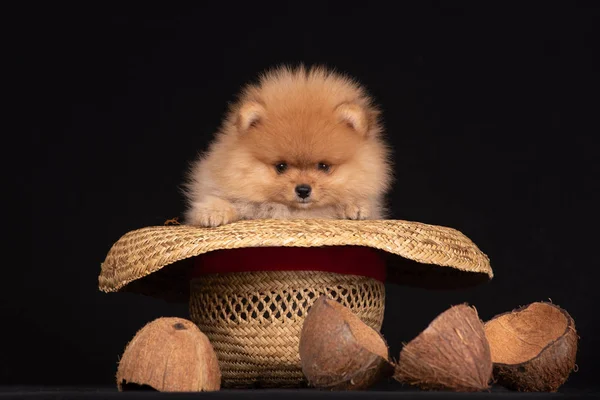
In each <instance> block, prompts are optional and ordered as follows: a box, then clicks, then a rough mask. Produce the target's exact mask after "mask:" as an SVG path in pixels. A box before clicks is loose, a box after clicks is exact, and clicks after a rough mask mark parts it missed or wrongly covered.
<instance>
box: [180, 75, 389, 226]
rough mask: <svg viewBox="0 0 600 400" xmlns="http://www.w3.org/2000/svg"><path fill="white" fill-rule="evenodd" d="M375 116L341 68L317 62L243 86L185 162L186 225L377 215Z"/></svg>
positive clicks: (384, 177)
mask: <svg viewBox="0 0 600 400" xmlns="http://www.w3.org/2000/svg"><path fill="white" fill-rule="evenodd" d="M379 114H380V112H379V110H378V109H377V108H376V106H375V105H374V104H373V101H372V99H371V98H370V97H369V96H368V95H367V93H366V92H365V90H364V88H362V87H361V86H360V85H359V84H358V83H356V82H355V81H354V80H352V79H350V78H348V77H347V76H345V75H342V74H339V73H336V72H333V71H331V70H327V69H325V68H323V67H314V68H310V69H307V68H305V67H303V66H300V67H298V68H290V67H278V68H275V69H272V70H269V71H267V72H266V73H264V74H263V75H261V76H260V79H259V81H258V82H257V83H252V84H248V85H247V86H246V87H244V88H243V90H242V91H241V93H240V94H239V97H238V99H237V101H236V102H235V103H234V104H232V105H231V106H230V107H229V110H228V112H227V114H226V115H225V118H224V120H223V122H222V125H221V127H220V129H219V130H218V132H217V133H216V137H215V139H214V141H213V142H212V143H211V145H210V147H209V149H208V151H207V152H205V153H204V154H201V155H200V156H199V158H198V159H197V160H195V161H194V163H193V164H192V167H191V169H190V171H189V175H188V177H187V181H186V182H185V184H184V186H185V195H186V197H187V200H188V208H187V210H186V212H185V223H186V224H189V225H198V226H205V227H208V226H212V227H214V226H218V225H222V224H227V223H230V222H233V221H237V220H240V219H265V218H275V219H284V218H303V219H304V218H306V219H308V218H330V219H331V218H340V219H341V218H344V219H348V218H349V219H381V218H384V217H385V211H384V210H385V207H384V197H385V195H386V193H387V191H388V189H389V188H390V184H391V179H392V177H391V167H390V151H389V148H388V146H387V145H386V144H385V142H384V140H383V137H382V134H383V129H382V126H381V123H380V121H379ZM299 186H302V188H304V191H302V189H298V187H299ZM308 190H310V192H309V193H308Z"/></svg>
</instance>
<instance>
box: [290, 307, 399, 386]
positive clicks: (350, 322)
mask: <svg viewBox="0 0 600 400" xmlns="http://www.w3.org/2000/svg"><path fill="white" fill-rule="evenodd" d="M299 353H300V360H301V365H302V371H303V373H304V375H305V376H306V378H307V380H308V383H309V385H311V386H313V387H316V388H321V389H330V390H363V389H367V388H368V387H370V386H372V385H373V384H375V383H376V382H377V381H378V380H379V379H382V378H384V377H385V376H386V375H387V376H391V374H392V372H393V368H392V366H391V364H390V363H389V353H388V346H387V343H386V342H385V340H384V339H383V337H382V336H381V335H380V333H379V332H377V331H375V330H374V329H372V328H371V327H369V326H368V325H366V324H365V323H364V322H363V321H361V320H360V318H359V317H358V316H356V315H355V314H354V313H352V311H351V310H350V309H349V308H347V307H345V306H343V305H342V304H340V303H338V302H337V301H335V300H332V299H329V298H327V297H326V296H321V297H319V298H318V299H317V300H316V301H315V303H314V304H313V305H312V306H311V308H310V310H309V312H308V314H307V315H306V318H305V320H304V323H303V326H302V331H301V333H300V344H299Z"/></svg>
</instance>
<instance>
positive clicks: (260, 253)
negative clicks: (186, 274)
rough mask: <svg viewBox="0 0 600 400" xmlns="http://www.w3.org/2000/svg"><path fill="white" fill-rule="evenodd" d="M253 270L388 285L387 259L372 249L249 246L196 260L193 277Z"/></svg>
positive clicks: (205, 255)
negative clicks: (332, 275)
mask: <svg viewBox="0 0 600 400" xmlns="http://www.w3.org/2000/svg"><path fill="white" fill-rule="evenodd" d="M251 271H323V272H334V273H338V274H351V275H360V276H366V277H370V278H373V279H377V280H379V281H381V282H385V279H386V268H385V262H384V260H383V258H382V257H381V256H380V255H379V254H378V253H377V252H376V251H375V250H374V249H371V248H369V247H359V246H326V247H248V248H240V249H223V250H216V251H211V252H209V253H205V254H202V255H200V256H198V257H196V258H195V260H194V268H193V270H192V274H191V275H192V276H191V277H192V278H195V277H199V276H202V275H207V274H214V273H228V272H251Z"/></svg>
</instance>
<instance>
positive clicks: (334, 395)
mask: <svg viewBox="0 0 600 400" xmlns="http://www.w3.org/2000/svg"><path fill="white" fill-rule="evenodd" d="M0 398H2V399H4V398H15V399H29V398H31V399H61V400H67V399H81V398H90V399H117V398H128V399H143V398H157V399H158V398H160V399H171V398H172V399H188V398H189V399H192V398H207V399H211V398H214V399H223V398H231V399H264V400H267V399H269V400H270V399H273V400H274V399H285V400H288V399H311V400H314V399H339V398H350V399H413V398H414V399H462V398H473V399H500V398H502V399H521V398H532V399H533V398H535V399H541V398H561V399H568V398H578V399H581V398H600V388H599V387H589V388H564V389H561V390H560V391H559V392H558V393H518V392H513V391H508V390H506V389H503V388H498V387H495V386H494V387H493V388H492V389H491V390H490V391H489V392H479V393H468V394H465V393H451V392H429V391H420V390H414V389H406V388H401V387H400V388H397V387H387V388H382V389H374V390H368V391H357V392H329V391H319V390H314V389H300V390H294V389H252V390H231V389H224V390H220V391H218V392H205V393H160V392H155V391H129V392H118V391H117V389H116V388H115V387H111V386H108V387H107V386H104V387H81V386H74V387H69V386H61V387H55V386H0Z"/></svg>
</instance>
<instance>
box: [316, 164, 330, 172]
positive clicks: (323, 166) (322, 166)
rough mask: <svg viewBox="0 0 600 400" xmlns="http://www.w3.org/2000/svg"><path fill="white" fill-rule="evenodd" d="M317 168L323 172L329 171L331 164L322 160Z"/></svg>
mask: <svg viewBox="0 0 600 400" xmlns="http://www.w3.org/2000/svg"><path fill="white" fill-rule="evenodd" d="M317 169H318V170H319V171H323V172H329V169H330V166H329V164H325V163H322V162H320V163H319V164H318V165H317Z"/></svg>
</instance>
